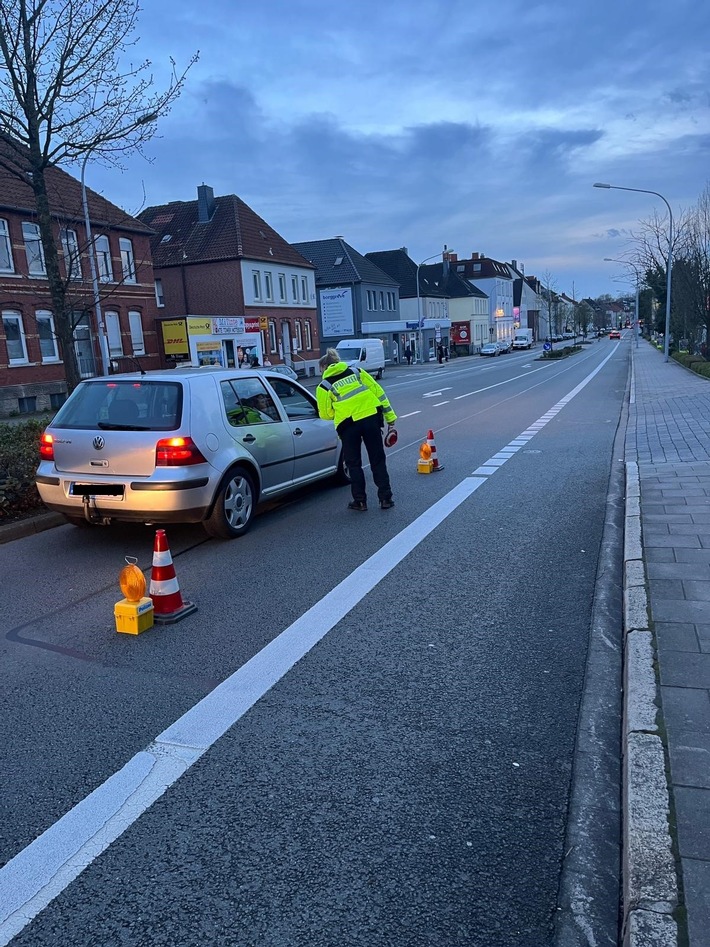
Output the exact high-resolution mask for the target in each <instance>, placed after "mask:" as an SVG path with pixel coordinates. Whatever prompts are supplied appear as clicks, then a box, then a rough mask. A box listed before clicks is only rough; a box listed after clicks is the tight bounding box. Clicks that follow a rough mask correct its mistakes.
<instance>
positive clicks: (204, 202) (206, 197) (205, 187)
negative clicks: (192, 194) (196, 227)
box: [197, 184, 216, 224]
mask: <svg viewBox="0 0 710 947" xmlns="http://www.w3.org/2000/svg"><path fill="white" fill-rule="evenodd" d="M215 206H216V205H215V200H214V191H213V190H212V188H211V187H210V186H209V184H200V186H199V187H198V188H197V219H198V221H199V222H200V223H201V224H206V223H209V221H210V220H212V215H213V214H214V211H215Z"/></svg>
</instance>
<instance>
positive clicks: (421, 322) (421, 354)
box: [417, 244, 446, 365]
mask: <svg viewBox="0 0 710 947" xmlns="http://www.w3.org/2000/svg"><path fill="white" fill-rule="evenodd" d="M444 253H446V244H444ZM438 256H439V254H438V253H433V254H432V255H431V256H428V257H427V258H426V260H422V262H421V263H417V345H418V347H419V361H420V362H421V364H422V365H423V364H424V348H423V342H422V338H423V332H422V330H423V328H424V320H423V319H422V300H421V296H420V294H419V267H420V266H423V265H424V264H425V263H428V262H429V260H435V259H436V258H437V257H438Z"/></svg>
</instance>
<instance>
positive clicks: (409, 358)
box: [404, 345, 412, 365]
mask: <svg viewBox="0 0 710 947" xmlns="http://www.w3.org/2000/svg"><path fill="white" fill-rule="evenodd" d="M404 357H405V358H406V359H407V365H411V364H412V349H411V346H409V345H408V346H407V347H406V349H405V350H404Z"/></svg>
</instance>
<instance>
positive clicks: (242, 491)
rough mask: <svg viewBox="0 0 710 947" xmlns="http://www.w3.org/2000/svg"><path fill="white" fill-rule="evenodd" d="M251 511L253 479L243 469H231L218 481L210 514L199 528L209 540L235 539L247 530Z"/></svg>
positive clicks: (254, 490) (253, 503) (254, 494)
mask: <svg viewBox="0 0 710 947" xmlns="http://www.w3.org/2000/svg"><path fill="white" fill-rule="evenodd" d="M255 507H256V489H255V487H254V480H253V477H252V475H251V474H250V473H247V471H246V470H245V469H244V468H243V467H235V468H234V469H233V470H230V471H229V473H228V474H227V476H226V477H225V478H224V480H223V481H222V483H221V485H220V487H219V490H218V491H217V496H216V498H215V501H214V505H213V507H212V512H211V513H210V515H209V516H208V517H207V519H206V520H204V521H203V524H202V525H203V526H204V529H205V532H206V533H207V535H208V536H211V537H212V538H213V539H236V538H237V537H238V536H243V535H244V533H246V532H247V530H248V529H249V527H250V526H251V522H252V519H253V518H254V510H255Z"/></svg>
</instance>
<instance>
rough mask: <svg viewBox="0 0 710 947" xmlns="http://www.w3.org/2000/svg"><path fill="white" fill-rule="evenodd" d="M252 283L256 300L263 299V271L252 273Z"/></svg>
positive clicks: (253, 271)
mask: <svg viewBox="0 0 710 947" xmlns="http://www.w3.org/2000/svg"><path fill="white" fill-rule="evenodd" d="M251 283H252V292H253V293H254V299H261V270H252V271H251Z"/></svg>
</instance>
